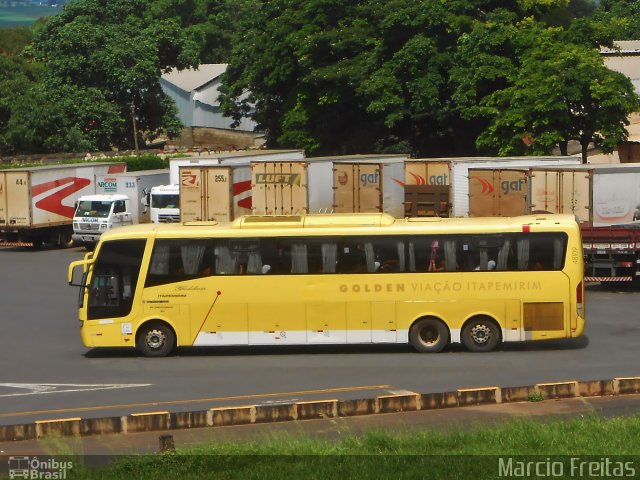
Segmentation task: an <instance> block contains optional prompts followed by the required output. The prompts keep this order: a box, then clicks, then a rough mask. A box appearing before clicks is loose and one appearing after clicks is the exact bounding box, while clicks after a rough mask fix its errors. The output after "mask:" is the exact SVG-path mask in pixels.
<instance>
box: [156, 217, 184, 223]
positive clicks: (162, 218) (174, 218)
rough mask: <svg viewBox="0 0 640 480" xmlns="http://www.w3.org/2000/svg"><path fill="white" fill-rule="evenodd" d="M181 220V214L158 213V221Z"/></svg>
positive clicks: (172, 221)
mask: <svg viewBox="0 0 640 480" xmlns="http://www.w3.org/2000/svg"><path fill="white" fill-rule="evenodd" d="M179 221H180V215H158V222H160V223H178V222H179Z"/></svg>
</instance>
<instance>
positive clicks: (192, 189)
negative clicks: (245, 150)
mask: <svg viewBox="0 0 640 480" xmlns="http://www.w3.org/2000/svg"><path fill="white" fill-rule="evenodd" d="M179 172H180V176H179V180H180V220H181V221H182V222H194V221H214V220H215V221H219V222H224V221H231V220H233V219H234V218H237V217H238V216H241V215H249V214H251V213H252V211H251V164H250V163H249V162H245V163H238V164H233V165H208V166H183V167H180V169H179Z"/></svg>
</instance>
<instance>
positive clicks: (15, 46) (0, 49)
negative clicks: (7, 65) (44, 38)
mask: <svg viewBox="0 0 640 480" xmlns="http://www.w3.org/2000/svg"><path fill="white" fill-rule="evenodd" d="M32 36H33V35H32V32H31V29H30V28H28V27H15V28H0V55H17V54H18V53H20V52H21V51H22V50H23V49H24V47H26V46H27V45H28V44H29V43H30V42H31V38H32Z"/></svg>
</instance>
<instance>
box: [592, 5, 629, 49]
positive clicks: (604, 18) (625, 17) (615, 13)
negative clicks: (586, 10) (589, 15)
mask: <svg viewBox="0 0 640 480" xmlns="http://www.w3.org/2000/svg"><path fill="white" fill-rule="evenodd" d="M593 19H594V20H595V21H597V22H599V23H600V24H601V25H602V26H603V27H605V28H607V29H608V30H609V32H610V33H611V35H612V36H613V37H614V39H615V40H638V39H640V0H600V2H599V4H598V8H597V9H596V11H595V12H594V14H593Z"/></svg>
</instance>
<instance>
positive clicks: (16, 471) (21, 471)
mask: <svg viewBox="0 0 640 480" xmlns="http://www.w3.org/2000/svg"><path fill="white" fill-rule="evenodd" d="M8 463H9V478H31V479H36V478H37V479H59V480H64V479H66V478H68V477H67V474H68V472H69V470H71V469H72V468H73V462H71V461H67V460H65V461H61V460H56V459H55V458H47V459H46V460H43V459H39V458H38V457H28V456H12V457H9V462H8Z"/></svg>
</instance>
